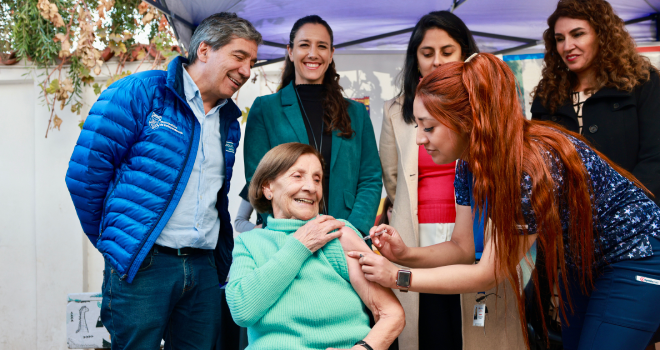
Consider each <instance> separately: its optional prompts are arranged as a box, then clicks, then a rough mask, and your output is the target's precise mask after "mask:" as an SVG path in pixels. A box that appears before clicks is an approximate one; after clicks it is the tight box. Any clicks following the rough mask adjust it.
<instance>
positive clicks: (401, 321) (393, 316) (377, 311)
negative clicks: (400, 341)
mask: <svg viewBox="0 0 660 350" xmlns="http://www.w3.org/2000/svg"><path fill="white" fill-rule="evenodd" d="M372 284H374V285H375V283H372ZM379 287H380V286H379ZM388 292H390V295H391V298H394V300H390V301H389V302H385V303H381V304H382V305H373V310H371V311H372V313H373V314H374V319H375V320H376V324H375V325H374V326H373V328H371V331H370V332H369V334H367V336H366V337H365V338H364V341H365V342H366V343H367V344H369V345H370V346H371V347H372V348H374V350H376V349H383V350H386V349H388V348H389V346H390V345H391V344H392V343H393V342H394V340H395V339H396V338H397V337H398V336H399V334H401V331H403V327H405V325H406V317H405V313H404V311H403V308H402V307H401V304H399V302H398V300H397V299H396V296H394V294H393V293H392V291H391V290H388Z"/></svg>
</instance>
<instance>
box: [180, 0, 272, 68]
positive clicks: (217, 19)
mask: <svg viewBox="0 0 660 350" xmlns="http://www.w3.org/2000/svg"><path fill="white" fill-rule="evenodd" d="M236 38H241V39H245V40H250V41H254V42H255V43H257V45H259V44H261V34H260V33H259V32H258V31H257V30H256V29H255V28H254V26H253V25H252V23H250V22H248V21H247V20H246V19H243V18H240V17H238V16H237V15H236V14H235V13H231V12H220V13H216V14H214V15H211V16H209V17H207V18H206V19H204V20H203V21H202V23H200V24H199V26H197V28H196V29H195V32H194V33H193V35H192V38H190V48H189V50H188V61H190V63H189V64H193V63H195V61H197V49H199V45H200V44H201V43H203V42H204V43H206V44H207V45H209V46H211V48H212V49H213V51H217V50H218V49H220V48H221V47H223V46H225V45H227V44H229V42H230V41H232V39H236Z"/></svg>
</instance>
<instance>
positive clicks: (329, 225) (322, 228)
mask: <svg viewBox="0 0 660 350" xmlns="http://www.w3.org/2000/svg"><path fill="white" fill-rule="evenodd" d="M342 227H344V223H343V222H341V221H339V220H337V219H335V218H333V217H332V216H330V215H322V216H318V217H316V219H314V220H311V221H310V222H308V223H306V224H305V225H304V226H303V227H301V228H299V229H298V231H296V232H295V233H294V234H293V237H294V238H295V239H297V240H299V241H300V243H302V244H304V245H305V247H307V249H309V250H310V251H311V252H312V253H314V252H315V251H317V250H319V249H320V248H321V247H323V246H324V245H326V243H328V242H330V241H331V240H333V239H335V238H339V237H340V236H341V232H340V231H339V229H340V228H342ZM332 231H335V232H332ZM331 232H332V233H331Z"/></svg>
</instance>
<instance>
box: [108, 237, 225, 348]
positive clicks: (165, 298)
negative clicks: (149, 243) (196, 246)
mask: <svg viewBox="0 0 660 350" xmlns="http://www.w3.org/2000/svg"><path fill="white" fill-rule="evenodd" d="M119 277H120V276H119V274H118V273H117V271H115V270H114V269H113V268H112V267H111V265H110V264H108V262H107V261H106V263H105V272H104V278H103V304H102V306H101V320H102V321H103V325H104V326H105V327H106V328H107V329H108V332H110V337H111V338H110V339H111V343H112V349H113V350H119V349H149V350H153V349H158V348H160V342H161V339H165V349H204V350H210V349H212V348H213V346H214V344H215V341H216V338H215V335H216V334H217V333H218V330H219V328H220V304H221V296H220V288H219V286H218V274H217V270H216V267H215V259H214V258H213V252H212V251H210V252H209V253H208V254H198V255H187V256H176V255H169V254H164V253H162V252H160V253H159V252H158V247H154V248H153V249H152V250H151V252H149V254H148V255H147V257H146V258H145V259H144V262H143V263H142V265H141V266H140V270H139V271H138V273H137V275H136V276H135V279H134V280H133V283H130V284H129V283H126V281H123V280H120V279H119Z"/></svg>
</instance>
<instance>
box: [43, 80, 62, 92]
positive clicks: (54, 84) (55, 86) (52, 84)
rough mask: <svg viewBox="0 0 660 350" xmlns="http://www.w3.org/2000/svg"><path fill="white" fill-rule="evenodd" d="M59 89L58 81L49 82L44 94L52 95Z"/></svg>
mask: <svg viewBox="0 0 660 350" xmlns="http://www.w3.org/2000/svg"><path fill="white" fill-rule="evenodd" d="M59 89H60V81H59V79H53V80H52V81H51V82H50V85H49V86H48V87H47V88H46V92H47V93H49V94H54V93H56V92H57V90H59Z"/></svg>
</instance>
